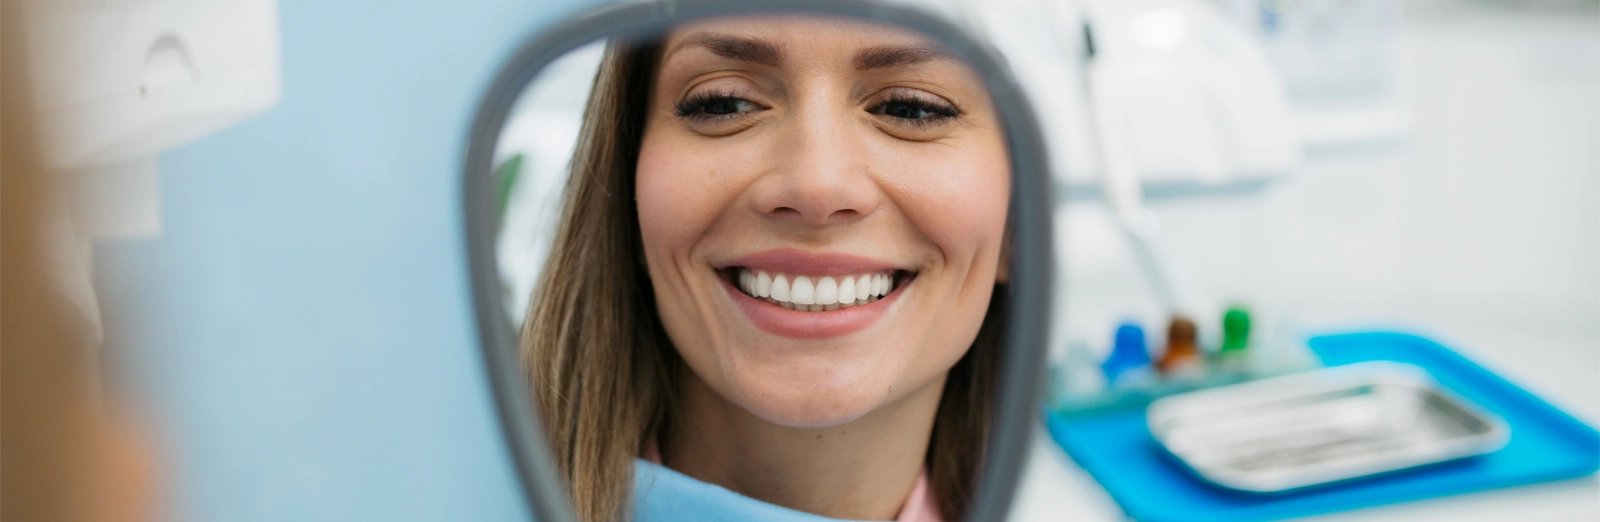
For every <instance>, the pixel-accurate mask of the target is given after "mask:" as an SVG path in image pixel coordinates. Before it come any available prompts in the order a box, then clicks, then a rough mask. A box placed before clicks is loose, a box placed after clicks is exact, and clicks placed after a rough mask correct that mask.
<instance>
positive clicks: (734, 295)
mask: <svg viewBox="0 0 1600 522" xmlns="http://www.w3.org/2000/svg"><path fill="white" fill-rule="evenodd" d="M649 106H650V108H649V116H648V118H647V123H646V126H645V132H644V138H643V144H642V150H641V152H640V156H639V165H638V171H637V180H636V182H637V203H638V211H639V226H640V229H641V232H642V235H643V242H644V251H645V260H646V262H647V264H648V266H649V272H650V278H651V281H652V283H653V285H654V291H655V297H656V305H657V308H658V310H659V313H660V316H661V320H662V322H663V324H664V325H665V328H666V331H667V334H668V335H669V336H670V337H671V339H672V342H673V345H674V346H675V347H676V348H677V350H678V353H679V354H681V355H682V357H683V359H684V360H685V361H686V362H687V363H688V366H689V367H690V369H691V370H692V371H693V372H694V374H695V376H697V377H698V378H699V379H701V380H702V381H704V382H705V383H706V384H707V385H708V386H709V387H710V388H711V389H713V390H715V391H716V392H717V393H718V394H720V395H721V396H722V397H723V398H725V399H727V400H729V401H731V402H733V403H735V404H737V405H739V406H741V407H743V408H744V409H746V410H748V411H750V412H751V413H753V414H755V415H757V416H759V417H761V418H763V419H766V420H767V421H770V422H773V423H777V424H781V425H786V426H795V427H823V426H833V425H838V424H842V423H845V422H849V421H851V420H854V419H857V418H859V417H861V416H862V415H865V414H867V413H868V412H870V411H872V410H873V409H875V408H877V407H879V406H882V405H885V404H890V403H893V402H894V401H896V400H897V399H900V398H902V397H905V396H906V395H907V394H910V393H912V392H914V391H917V390H925V389H927V388H928V387H929V386H942V383H943V382H944V379H943V378H944V375H945V374H946V373H947V372H948V371H949V369H950V367H951V366H953V365H954V364H955V363H956V361H957V360H959V359H960V358H961V356H962V355H963V354H964V353H965V352H966V350H967V349H968V347H969V346H970V345H971V343H972V341H973V339H974V338H975V337H976V335H977V332H978V328H979V326H980V324H981V323H982V321H983V316H984V313H985V312H986V310H987V308H988V305H989V299H990V297H991V295H990V294H992V293H993V289H994V285H995V283H996V282H997V281H998V280H1001V279H1003V277H1004V275H1003V273H1004V268H1003V263H1002V259H1001V258H1002V254H1001V252H1002V245H1003V243H1004V236H1005V228H1006V204H1007V197H1008V194H1009V191H1010V186H1011V185H1010V184H1011V172H1010V163H1009V161H1008V157H1007V153H1006V148H1005V143H1004V140H1003V137H1002V133H1001V129H1000V122H999V121H998V120H997V117H996V114H995V112H994V108H993V107H992V104H991V102H990V99H989V96H988V92H987V91H986V89H985V88H984V85H983V82H982V81H981V80H980V79H979V78H978V77H977V75H976V74H975V73H974V72H972V71H971V70H970V69H969V68H968V67H967V66H966V65H965V64H963V63H962V62H960V61H959V60H957V59H956V58H954V57H953V56H951V55H950V54H948V52H947V51H946V50H944V49H943V48H942V47H940V46H939V45H938V44H937V43H936V42H935V41H932V40H930V39H928V38H926V37H924V36H922V35H919V34H917V33H913V32H909V31H906V30H902V29H895V28H889V27H885V26H879V25H873V24H866V23H861V22H849V21H841V20H833V19H826V18H812V17H765V18H739V19H719V20H715V21H710V22H702V23H697V24H692V25H687V26H683V27H680V28H678V29H677V30H675V31H673V32H672V34H670V35H669V36H668V38H667V39H666V41H665V42H664V44H663V46H662V54H661V62H660V68H659V71H658V75H657V77H656V79H655V83H654V85H653V89H652V94H651V98H650V104H649Z"/></svg>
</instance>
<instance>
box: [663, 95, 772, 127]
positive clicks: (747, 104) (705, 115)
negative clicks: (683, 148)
mask: <svg viewBox="0 0 1600 522" xmlns="http://www.w3.org/2000/svg"><path fill="white" fill-rule="evenodd" d="M758 110H766V107H762V106H760V105H757V104H756V103H755V102H752V101H750V100H747V99H744V98H740V97H739V96H737V95H735V94H733V93H732V92H728V91H710V92H702V93H698V94H695V95H693V96H690V97H688V98H685V99H684V100H683V101H681V102H678V106H677V107H675V108H674V109H673V113H674V114H677V115H678V117H680V118H688V119H691V120H699V121H715V120H726V119H731V118H734V117H738V116H739V115H740V114H744V113H748V112H755V111H758Z"/></svg>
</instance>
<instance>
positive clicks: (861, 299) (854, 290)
mask: <svg viewBox="0 0 1600 522" xmlns="http://www.w3.org/2000/svg"><path fill="white" fill-rule="evenodd" d="M734 283H735V286H737V287H739V290H740V291H741V292H744V293H745V295H749V296H752V297H756V298H761V299H764V300H765V301H767V302H769V303H773V304H776V305H779V306H782V307H784V308H787V309H790V310H799V311H808V312H826V311H832V310H838V309H841V308H849V307H852V306H859V305H864V304H867V303H872V302H876V301H877V300H878V299H880V298H882V297H883V296H886V295H889V293H890V292H893V291H894V276H893V275H891V274H890V272H874V273H868V274H861V275H855V276H821V277H814V276H803V275H790V274H782V273H769V272H767V271H764V270H748V269H743V268H741V269H739V273H738V274H737V277H735V278H734Z"/></svg>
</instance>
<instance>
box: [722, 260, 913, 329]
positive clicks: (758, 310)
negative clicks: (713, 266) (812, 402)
mask: <svg viewBox="0 0 1600 522" xmlns="http://www.w3.org/2000/svg"><path fill="white" fill-rule="evenodd" d="M735 266H739V267H745V268H750V269H755V270H766V271H768V272H783V273H788V274H802V275H810V276H839V275H851V274H860V273H865V272H875V271H879V270H896V269H899V267H896V266H895V265H893V264H891V263H886V262H883V261H878V260H875V259H870V258H865V257H859V256H852V255H846V254H813V253H810V252H805V251H803V250H794V249H781V250H768V251H765V252H758V253H755V254H751V255H748V256H745V257H742V258H739V259H736V260H733V261H730V262H728V263H726V264H723V266H721V267H718V268H719V269H720V268H727V267H735ZM719 279H721V280H722V286H723V289H724V290H726V291H727V292H728V295H729V296H730V297H732V298H733V302H734V304H735V305H736V306H738V307H739V310H740V311H743V312H744V314H745V317H749V318H750V321H751V322H753V323H755V325H756V327H758V328H761V329H762V330H766V331H767V332H771V333H774V334H777V335H781V336H784V337H798V338H807V339H820V338H829V337H838V336H841V335H847V334H851V333H855V332H858V331H861V330H865V329H866V328H867V327H869V326H872V325H873V324H874V323H877V322H878V321H879V320H881V319H883V316H884V315H886V314H887V313H888V311H889V307H890V306H891V305H893V304H894V302H895V301H898V300H899V298H900V294H901V293H902V292H900V289H899V288H897V289H895V291H894V292H891V293H889V295H887V296H884V297H883V298H882V299H879V300H877V301H875V302H872V303H870V304H865V305H856V306H852V307H849V308H840V309H838V310H831V311H826V312H801V311H796V310H789V309H786V308H784V307H781V306H778V305H775V304H772V303H769V302H766V301H763V300H760V299H756V298H754V297H750V296H748V295H745V293H744V292H741V291H739V289H738V288H737V287H735V286H734V285H733V283H732V282H729V281H728V279H727V278H719Z"/></svg>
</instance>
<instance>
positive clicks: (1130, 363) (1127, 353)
mask: <svg viewBox="0 0 1600 522" xmlns="http://www.w3.org/2000/svg"><path fill="white" fill-rule="evenodd" d="M1146 366H1150V348H1149V347H1148V346H1146V345H1145V342H1144V329H1143V328H1140V327H1139V325H1137V324H1134V323H1131V322H1129V323H1122V325H1121V326H1118V327H1117V337H1116V343H1115V344H1113V345H1112V348H1111V356H1110V357H1107V358H1106V362H1104V363H1101V364H1100V369H1101V370H1103V371H1105V372H1106V379H1107V380H1113V381H1114V380H1116V379H1117V376H1119V375H1122V373H1123V372H1126V371H1128V370H1132V369H1135V368H1141V367H1146Z"/></svg>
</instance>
